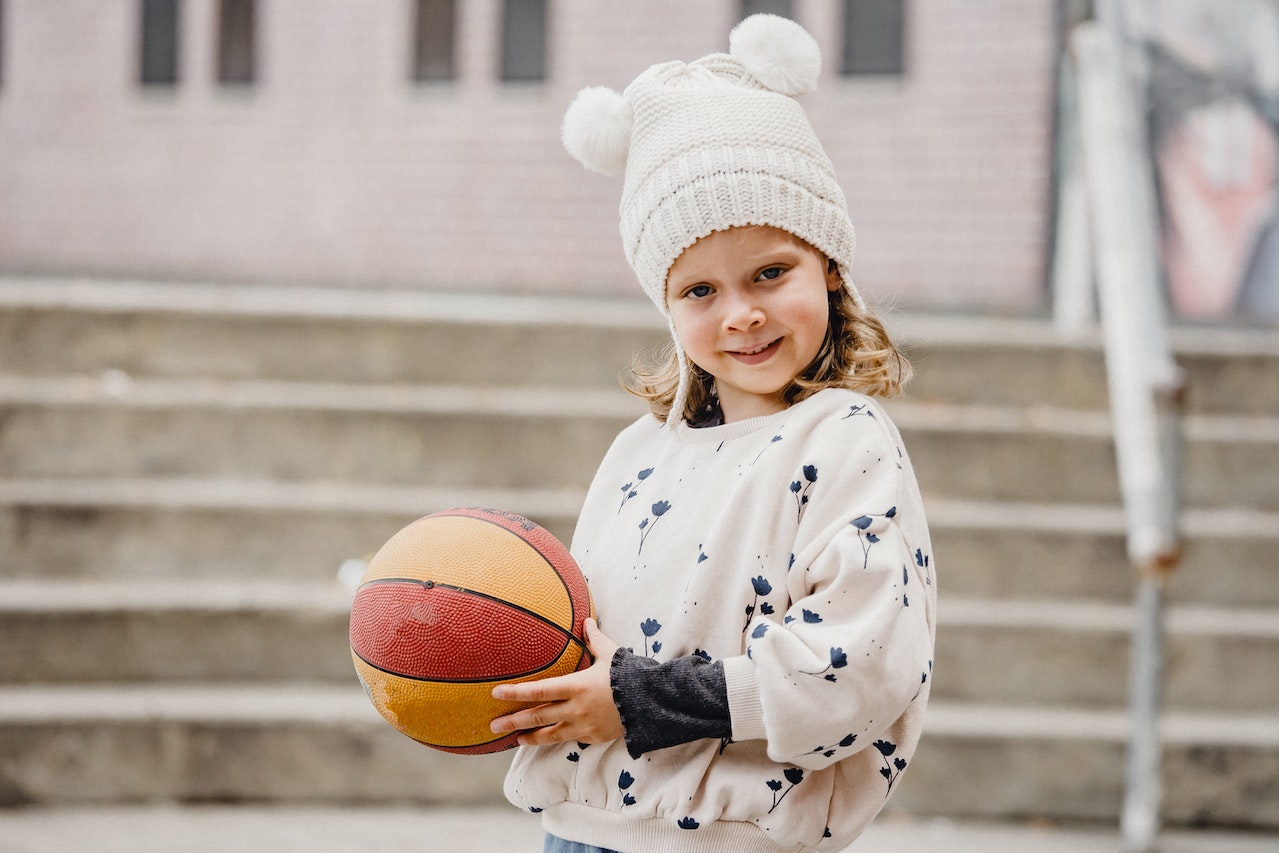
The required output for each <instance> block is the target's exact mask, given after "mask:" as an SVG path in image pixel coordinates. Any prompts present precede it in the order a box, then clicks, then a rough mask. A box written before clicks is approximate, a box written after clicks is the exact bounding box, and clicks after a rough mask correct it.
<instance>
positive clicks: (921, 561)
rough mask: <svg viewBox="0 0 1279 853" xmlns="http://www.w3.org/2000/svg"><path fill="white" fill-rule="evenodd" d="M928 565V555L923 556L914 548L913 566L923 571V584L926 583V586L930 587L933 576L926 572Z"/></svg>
mask: <svg viewBox="0 0 1279 853" xmlns="http://www.w3.org/2000/svg"><path fill="white" fill-rule="evenodd" d="M928 563H929V559H928V555H927V554H925V553H924V552H923V551H922V550H920V549H919V548H916V549H915V565H917V566H919V567H920V568H921V569H923V570H924V583H926V584H927V585H928V586H932V585H933V576H932V573H931V572H929V571H928Z"/></svg>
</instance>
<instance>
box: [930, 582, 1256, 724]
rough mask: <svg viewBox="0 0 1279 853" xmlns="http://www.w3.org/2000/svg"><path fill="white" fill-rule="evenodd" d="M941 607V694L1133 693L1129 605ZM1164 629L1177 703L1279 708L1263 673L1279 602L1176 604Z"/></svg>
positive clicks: (1108, 700)
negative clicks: (1245, 605) (1250, 605)
mask: <svg viewBox="0 0 1279 853" xmlns="http://www.w3.org/2000/svg"><path fill="white" fill-rule="evenodd" d="M939 607H940V609H939V617H938V628H937V658H936V669H935V672H936V677H935V679H934V683H933V695H934V696H935V697H937V698H941V699H945V700H955V701H963V702H983V703H986V704H998V703H1008V704H1023V705H1043V706H1047V707H1061V706H1067V705H1073V706H1078V707H1092V708H1106V707H1112V708H1113V707H1122V706H1123V705H1124V704H1125V703H1126V702H1127V700H1128V676H1129V636H1130V632H1131V630H1132V627H1133V625H1134V623H1135V616H1134V612H1133V608H1132V607H1130V606H1128V605H1122V604H1106V603H1100V602H1094V601H1042V600H1041V601H1031V600H1023V601H1010V600H985V599H963V598H957V597H955V596H947V597H945V598H944V599H943V601H942V603H941V604H940V606H939ZM1164 627H1165V640H1164V668H1163V681H1162V683H1163V689H1164V701H1165V703H1166V706H1167V707H1168V708H1170V709H1177V710H1190V711H1202V712H1209V711H1218V712H1231V713H1267V712H1272V711H1274V709H1276V708H1279V680H1277V679H1274V678H1270V677H1267V676H1264V675H1262V673H1267V672H1269V671H1270V670H1271V668H1272V667H1273V665H1274V661H1276V660H1279V608H1264V609H1263V608H1256V607H1253V608H1246V609H1245V608H1240V607H1205V606H1201V605H1171V606H1169V607H1168V609H1167V611H1166V614H1165V621H1164ZM992 662H994V663H993V664H992Z"/></svg>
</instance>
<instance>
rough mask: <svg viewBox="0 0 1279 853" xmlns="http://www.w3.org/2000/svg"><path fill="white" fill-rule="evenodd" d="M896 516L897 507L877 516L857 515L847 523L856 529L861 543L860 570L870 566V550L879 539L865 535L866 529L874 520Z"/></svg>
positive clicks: (873, 535)
mask: <svg viewBox="0 0 1279 853" xmlns="http://www.w3.org/2000/svg"><path fill="white" fill-rule="evenodd" d="M896 515H897V507H895V506H893V507H889V508H888V511H887V512H884V513H880V514H878V515H859V516H858V517H857V518H854V519H853V520H852V521H850V522H849V524H851V525H852V526H853V527H856V528H857V537H858V538H859V539H861V542H862V557H863V559H862V568H863V569H864V568H866V567H867V566H869V565H870V549H871V548H872V547H873V546H874V545H875V543H877V542H879V537H878V536H876V535H875V534H874V533H867V532H866V531H867V529H868V528H869V527H870V526H871V525H872V524H873V523H874V522H875V519H876V518H893V517H895V516H896Z"/></svg>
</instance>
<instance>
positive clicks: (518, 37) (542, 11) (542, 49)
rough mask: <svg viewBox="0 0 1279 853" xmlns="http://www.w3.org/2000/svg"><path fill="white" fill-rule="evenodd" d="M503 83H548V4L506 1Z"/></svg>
mask: <svg viewBox="0 0 1279 853" xmlns="http://www.w3.org/2000/svg"><path fill="white" fill-rule="evenodd" d="M502 79H503V80H545V79H546V0H503V3H502Z"/></svg>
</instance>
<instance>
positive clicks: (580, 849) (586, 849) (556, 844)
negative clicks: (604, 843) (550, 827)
mask: <svg viewBox="0 0 1279 853" xmlns="http://www.w3.org/2000/svg"><path fill="white" fill-rule="evenodd" d="M542 853H617V851H616V850H606V849H605V848H603V847H592V846H591V845H589V844H579V843H578V842H576V841H565V840H564V839H563V838H560V837H559V836H558V835H551V834H550V833H549V832H548V833H546V842H545V843H544V844H543V845H542Z"/></svg>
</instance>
